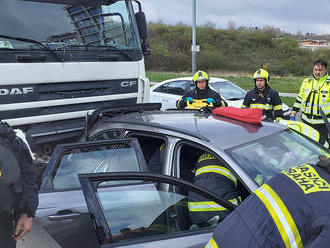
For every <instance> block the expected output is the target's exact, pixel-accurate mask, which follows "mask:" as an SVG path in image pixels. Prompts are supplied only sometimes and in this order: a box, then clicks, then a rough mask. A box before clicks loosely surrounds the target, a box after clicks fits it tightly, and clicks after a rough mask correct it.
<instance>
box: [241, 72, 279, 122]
mask: <svg viewBox="0 0 330 248" xmlns="http://www.w3.org/2000/svg"><path fill="white" fill-rule="evenodd" d="M253 79H254V84H255V87H254V88H253V89H252V90H250V91H249V92H248V93H247V94H246V96H245V98H244V102H243V105H242V108H256V109H262V110H263V114H264V116H265V118H266V119H268V120H275V119H276V118H283V110H282V100H281V98H280V96H279V95H278V92H277V91H276V90H273V89H272V88H271V87H270V86H269V81H270V76H269V73H268V72H267V71H266V70H264V69H259V70H257V71H256V72H255V73H254V75H253Z"/></svg>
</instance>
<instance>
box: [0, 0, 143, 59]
mask: <svg viewBox="0 0 330 248" xmlns="http://www.w3.org/2000/svg"><path fill="white" fill-rule="evenodd" d="M79 1H81V3H80V4H78V3H79V2H78V1H74V4H73V5H67V4H64V2H65V1H59V3H56V4H54V3H52V2H51V1H48V0H15V1H12V0H4V3H3V4H4V6H3V8H2V9H3V11H6V14H5V16H6V18H7V20H8V22H7V21H6V22H3V23H2V24H0V52H1V53H15V52H22V51H24V52H31V53H36V52H38V53H43V54H47V53H50V52H53V53H54V52H56V54H57V56H60V57H61V55H63V58H62V57H61V60H62V61H63V60H64V61H67V60H68V59H66V57H65V55H66V54H67V53H69V54H70V56H69V57H70V58H71V61H85V60H87V61H90V60H92V61H93V60H99V59H100V58H99V55H100V54H104V53H105V54H106V53H109V54H114V55H118V57H119V58H117V60H120V59H121V60H128V61H132V60H134V61H137V60H141V59H142V48H141V44H140V39H139V31H138V27H137V23H136V19H135V14H134V8H133V6H132V2H131V1H129V0H120V1H103V0H102V1H101V0H100V1H99V0H92V1H84V0H79ZM67 2H68V3H69V2H70V1H67ZM96 2H97V3H96ZM0 14H4V13H2V11H1V10H0ZM17 20H20V21H21V22H22V23H25V25H20V26H17ZM93 54H95V55H97V56H95V57H94V56H92V55H93ZM1 57H2V59H0V63H1V62H11V61H3V60H7V57H9V56H1ZM103 57H104V56H103ZM103 57H102V58H103ZM112 59H113V58H112ZM58 60H59V59H58V58H57V61H58Z"/></svg>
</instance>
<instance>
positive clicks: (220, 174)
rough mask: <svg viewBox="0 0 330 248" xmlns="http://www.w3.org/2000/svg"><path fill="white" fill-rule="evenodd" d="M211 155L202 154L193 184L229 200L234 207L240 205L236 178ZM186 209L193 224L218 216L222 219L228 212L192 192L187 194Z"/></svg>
mask: <svg viewBox="0 0 330 248" xmlns="http://www.w3.org/2000/svg"><path fill="white" fill-rule="evenodd" d="M221 164H222V163H221V162H220V161H219V160H218V159H216V158H215V157H214V156H213V155H211V154H209V153H207V152H205V153H203V154H202V155H201V156H200V157H199V159H198V162H197V164H196V171H195V178H194V184H195V185H197V186H200V187H202V188H205V189H208V190H209V191H210V192H212V193H214V194H216V195H218V196H221V197H223V198H224V199H226V200H229V201H230V202H232V203H233V204H235V205H238V204H239V203H240V198H239V197H238V195H237V191H236V188H237V177H236V176H235V175H234V174H233V173H232V172H231V171H230V170H229V169H228V168H226V167H224V166H222V165H221ZM188 200H189V202H188V207H189V212H190V217H191V220H192V222H193V223H194V224H198V223H203V222H206V221H207V220H209V219H210V218H212V217H214V216H215V215H219V217H220V218H221V219H223V218H224V217H225V216H227V214H228V213H229V211H228V210H227V209H226V208H224V207H223V206H221V205H219V204H216V203H215V202H212V201H209V200H208V199H206V198H204V197H202V196H200V195H197V194H195V193H193V192H189V194H188Z"/></svg>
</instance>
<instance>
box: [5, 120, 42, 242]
mask: <svg viewBox="0 0 330 248" xmlns="http://www.w3.org/2000/svg"><path fill="white" fill-rule="evenodd" d="M0 153H1V157H0V163H1V165H0V195H1V196H2V197H1V198H2V199H1V200H0V248H12V247H16V240H19V239H21V238H22V237H23V236H24V235H25V234H26V233H27V232H29V231H31V230H32V219H33V217H34V215H35V212H36V209H37V206H38V203H39V202H38V185H37V181H36V177H35V175H34V172H33V170H32V158H31V156H30V153H29V150H28V148H27V146H26V144H25V143H24V142H23V141H22V140H21V139H20V138H19V137H17V136H16V134H15V132H14V130H13V129H12V128H10V127H9V126H8V125H7V124H6V123H2V122H0ZM4 196H5V197H4ZM4 198H5V199H4ZM5 203H7V204H5Z"/></svg>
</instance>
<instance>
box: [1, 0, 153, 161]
mask: <svg viewBox="0 0 330 248" xmlns="http://www.w3.org/2000/svg"><path fill="white" fill-rule="evenodd" d="M0 6H1V7H0V119H1V120H3V121H6V122H8V123H9V125H11V126H13V127H14V128H18V129H20V130H22V131H23V132H24V133H25V135H26V139H27V141H28V143H29V145H30V147H31V149H32V151H33V152H34V153H36V154H37V155H38V156H40V157H42V156H44V155H48V154H50V153H51V152H52V150H53V148H54V146H55V145H56V144H58V143H63V142H66V141H72V139H73V137H75V136H77V134H79V132H81V130H82V129H83V128H84V117H85V116H86V112H88V111H92V110H94V109H96V108H100V107H101V108H102V107H113V106H116V105H126V104H127V105H128V104H135V103H143V102H148V101H149V80H148V79H147V78H146V75H145V66H144V55H147V54H148V45H147V43H146V38H147V29H146V20H145V15H144V13H143V12H142V9H141V4H140V3H139V2H138V1H133V0H1V4H0Z"/></svg>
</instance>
